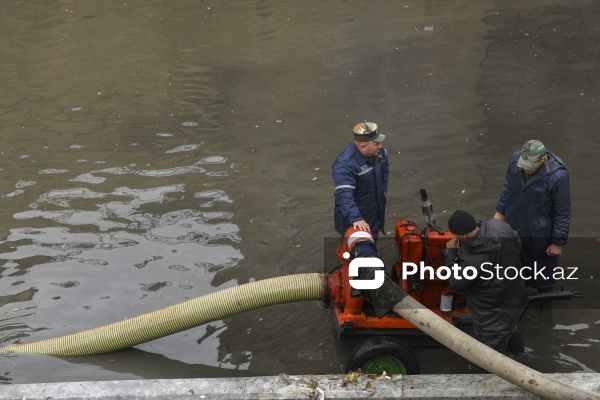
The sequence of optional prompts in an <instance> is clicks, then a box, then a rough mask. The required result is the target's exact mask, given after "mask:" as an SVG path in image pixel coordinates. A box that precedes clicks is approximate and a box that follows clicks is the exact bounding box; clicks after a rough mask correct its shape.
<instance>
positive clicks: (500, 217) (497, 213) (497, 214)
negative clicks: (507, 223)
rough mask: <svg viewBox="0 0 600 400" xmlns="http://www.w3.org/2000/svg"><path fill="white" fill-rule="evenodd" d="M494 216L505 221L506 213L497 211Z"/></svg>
mask: <svg viewBox="0 0 600 400" xmlns="http://www.w3.org/2000/svg"><path fill="white" fill-rule="evenodd" d="M494 218H495V219H499V220H500V221H504V214H502V213H499V212H496V214H494Z"/></svg>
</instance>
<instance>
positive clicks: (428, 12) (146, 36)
mask: <svg viewBox="0 0 600 400" xmlns="http://www.w3.org/2000/svg"><path fill="white" fill-rule="evenodd" d="M599 20H600V5H599V4H598V3H597V2H596V1H592V0H589V1H588V0H583V1H576V2H572V1H570V2H567V1H564V0H562V1H558V0H551V1H541V0H535V1H531V2H526V3H524V2H518V1H513V0H510V1H503V2H499V1H489V0H486V1H481V2H466V3H464V2H458V1H440V0H422V1H406V2H398V1H395V0H389V1H373V2H362V3H361V2H358V1H340V2H331V3H328V4H326V5H325V4H323V3H322V2H318V1H312V0H310V1H302V2H300V1H295V2H293V1H283V2H275V1H239V0H234V1H228V2H217V1H189V0H182V1H178V2H166V1H164V2H161V1H141V0H134V1H128V2H116V1H110V0H109V1H102V2H97V1H91V0H80V1H67V0H63V1H56V2H44V3H39V2H14V3H11V4H10V5H6V6H5V7H3V10H2V11H1V12H0V33H1V37H2V39H1V40H0V55H1V57H2V64H0V138H1V147H0V205H1V206H2V213H1V214H0V221H1V222H2V223H1V224H0V288H1V291H0V321H1V324H0V333H1V334H0V345H7V344H12V343H15V342H17V341H23V342H29V341H34V340H41V339H45V338H49V337H55V336H59V335H64V334H68V333H71V332H76V331H80V330H83V329H88V328H93V327H97V326H100V325H104V324H107V323H111V322H114V321H119V320H122V319H124V318H131V317H134V316H136V315H139V314H143V313H146V312H150V311H154V310H157V309H159V308H162V307H166V306H170V305H173V304H176V303H179V302H182V301H185V300H187V299H190V298H194V297H197V296H200V295H203V294H207V293H212V292H215V291H218V290H221V289H224V288H228V287H233V286H236V285H239V284H244V283H248V282H253V281H256V280H261V279H265V278H270V277H274V276H281V275H289V274H296V273H303V272H316V271H317V270H318V269H319V268H320V267H324V268H326V269H327V270H331V269H332V268H333V267H335V265H332V263H335V255H334V254H332V253H331V251H330V246H328V245H327V244H328V243H331V242H332V241H333V240H337V237H336V236H337V235H336V233H335V230H334V227H333V182H332V179H331V165H332V163H333V161H334V160H335V158H336V157H337V155H338V154H339V152H341V151H342V150H343V148H344V147H345V146H346V144H347V143H348V142H349V141H350V139H351V129H352V127H353V126H354V125H355V124H356V123H358V122H362V121H374V122H376V123H377V124H378V125H379V127H380V130H381V131H382V133H384V134H386V136H387V138H386V140H385V142H384V145H385V148H386V149H387V151H388V152H389V154H390V168H391V177H390V188H389V192H388V195H387V202H388V208H387V227H386V231H388V232H390V233H393V232H392V231H393V226H394V223H395V221H396V220H397V219H400V218H403V219H412V220H414V221H415V222H417V223H422V218H423V217H422V216H421V208H420V197H419V189H420V188H426V189H427V191H428V192H429V195H430V199H431V200H432V202H433V204H434V208H435V211H436V214H437V217H438V224H439V225H440V226H442V227H444V228H445V227H446V226H447V219H448V216H449V215H450V214H451V213H452V212H453V211H454V210H455V209H458V208H460V209H465V210H468V211H470V212H472V213H473V214H474V215H475V217H476V218H477V219H489V218H492V216H493V214H494V212H495V205H496V202H497V200H498V196H499V194H500V190H501V188H502V184H503V180H504V173H505V171H506V167H507V164H508V161H509V159H510V156H511V154H512V153H513V152H514V151H515V150H517V149H519V148H520V147H521V145H522V144H523V143H524V142H525V141H527V140H529V139H540V140H541V141H543V142H544V144H545V145H546V146H547V147H548V148H549V149H550V150H552V151H554V152H555V153H557V154H558V155H559V156H560V157H561V158H562V159H563V160H564V161H565V163H566V165H567V167H568V168H569V172H570V180H571V196H572V202H573V204H572V206H573V215H572V220H571V234H570V239H569V244H568V245H567V246H566V247H565V250H564V255H563V256H562V259H561V261H560V264H559V265H561V266H563V267H565V268H566V267H578V268H579V269H578V271H577V273H576V277H577V278H578V279H576V280H571V281H564V282H560V283H561V284H564V286H565V289H567V290H578V291H581V292H583V294H584V297H583V298H581V299H572V300H569V301H565V302H561V304H556V305H555V307H554V308H553V309H551V310H543V311H541V310H538V309H530V310H528V311H527V313H526V315H525V317H524V320H523V324H522V329H523V335H524V339H525V345H526V349H527V352H526V353H525V354H523V355H518V356H516V359H517V360H518V361H520V362H523V363H524V364H526V365H528V366H530V367H532V368H535V369H537V370H539V371H542V372H599V371H600V361H598V360H599V357H598V352H599V350H600V312H599V311H598V310H599V308H600V307H599V305H600V302H599V301H600V295H599V294H598V290H597V287H598V279H600V267H599V266H598V262H597V260H598V259H599V256H600V249H599V246H600V239H599V238H600V232H599V231H600V229H599V226H600V217H599V216H598V213H597V207H598V204H599V201H598V198H599V196H600V190H599V188H598V185H597V184H596V182H597V180H598V178H599V176H600V167H598V165H597V164H596V163H595V157H596V155H597V153H598V151H599V150H600V139H599V137H598V134H597V129H598V126H600V113H599V112H598V104H599V103H600V85H599V84H600V79H599V78H598V76H599V75H598V72H599V62H600V44H599V40H598V30H599V24H600V22H599ZM381 243H382V244H381V246H382V252H383V254H384V259H386V260H389V259H390V258H391V257H393V256H394V254H395V249H394V248H393V245H392V241H391V240H389V241H386V240H382V241H381ZM386 257H387V258H386ZM350 349H351V347H348V346H347V345H341V344H339V343H338V338H337V336H336V332H335V330H334V327H333V324H332V321H331V320H330V317H329V316H328V313H327V310H326V309H323V308H322V305H321V303H319V302H304V303H294V304H286V305H279V306H273V307H268V308H264V309H260V310H255V311H251V312H248V313H245V314H242V315H237V316H233V317H230V318H226V319H224V320H222V321H216V322H212V323H209V324H206V325H203V326H200V327H197V328H193V329H190V330H187V331H184V332H181V333H178V334H174V335H171V336H168V337H165V338H162V339H159V340H155V341H151V342H148V343H144V344H142V345H139V346H136V347H135V348H131V349H127V350H123V351H119V352H115V353H110V354H103V355H97V356H77V357H52V356H41V355H6V354H4V355H1V356H0V357H1V359H2V362H1V363H0V365H1V367H0V382H1V383H34V382H58V381H87V380H124V379H148V378H186V377H231V376H255V375H277V374H279V373H287V374H310V373H319V374H328V373H337V372H341V371H343V368H344V365H345V362H346V361H347V357H348V354H349V350H350ZM415 351H416V353H417V356H418V357H419V362H420V363H421V370H422V372H423V373H427V374H435V373H469V372H470V371H471V369H470V366H469V363H468V362H466V361H465V360H463V359H462V358H460V357H459V356H457V355H455V354H454V353H452V352H451V351H449V350H446V349H443V348H423V349H416V350H415Z"/></svg>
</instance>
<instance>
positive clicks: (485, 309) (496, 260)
mask: <svg viewBox="0 0 600 400" xmlns="http://www.w3.org/2000/svg"><path fill="white" fill-rule="evenodd" d="M448 229H449V230H450V232H452V233H453V234H454V236H455V238H453V239H451V240H450V241H449V242H448V244H447V248H446V249H444V251H443V256H444V263H445V265H446V266H448V267H449V268H451V267H453V266H454V264H456V265H457V266H458V271H459V273H456V274H455V273H453V274H451V276H450V278H449V279H448V283H449V285H450V288H451V289H452V290H455V291H465V292H466V293H467V305H468V307H469V309H470V311H471V320H472V321H473V330H474V332H475V337H476V338H477V340H479V341H480V342H482V343H484V344H486V345H487V346H489V347H491V348H493V349H494V350H496V351H499V352H502V353H505V352H507V351H508V352H513V353H514V352H523V351H524V348H523V340H522V337H521V335H520V333H519V332H518V326H517V322H518V320H519V318H520V317H521V314H522V313H523V311H524V310H525V308H526V307H527V291H526V287H525V282H524V281H523V279H522V278H521V276H520V273H519V272H520V270H521V262H520V258H519V253H520V251H521V241H520V239H519V236H518V234H517V232H515V231H514V230H513V229H512V228H511V227H510V225H508V224H507V223H505V222H503V221H499V220H497V219H492V220H490V221H485V222H482V223H481V226H478V224H477V223H476V222H475V218H473V216H472V215H471V214H469V213H468V212H466V211H462V210H458V211H456V212H454V214H452V216H450V219H449V220H448ZM467 267H469V268H470V269H471V270H470V271H468V270H466V268H467ZM509 267H510V268H509ZM472 268H475V270H476V271H477V274H476V276H474V271H473V270H472ZM507 268H509V269H507ZM463 272H464V273H463ZM467 272H470V273H467ZM465 274H466V275H467V276H469V277H470V278H471V279H466V278H465ZM515 275H516V276H515ZM511 337H512V338H511Z"/></svg>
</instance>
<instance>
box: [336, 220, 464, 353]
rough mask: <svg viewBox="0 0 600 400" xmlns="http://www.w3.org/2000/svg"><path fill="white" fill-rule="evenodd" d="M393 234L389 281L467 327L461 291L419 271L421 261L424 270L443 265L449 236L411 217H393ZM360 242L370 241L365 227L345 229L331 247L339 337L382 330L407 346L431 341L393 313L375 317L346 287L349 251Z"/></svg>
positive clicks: (363, 335)
mask: <svg viewBox="0 0 600 400" xmlns="http://www.w3.org/2000/svg"><path fill="white" fill-rule="evenodd" d="M394 237H395V244H396V248H397V253H398V260H397V261H396V262H395V263H394V264H393V265H392V266H391V270H389V271H386V273H387V274H388V276H389V277H390V278H391V279H392V281H393V282H394V283H396V284H397V285H398V286H399V287H400V288H401V289H402V290H403V291H404V292H406V293H408V294H409V295H410V296H412V297H413V298H415V299H416V300H417V301H419V302H420V303H421V304H423V305H425V306H426V307H428V308H429V309H431V310H432V311H433V312H435V313H436V314H437V315H439V316H440V318H444V319H445V320H447V321H448V322H450V323H453V324H455V325H457V326H459V325H460V326H468V325H469V323H470V319H469V318H468V312H469V310H468V309H467V306H466V295H465V293H464V292H453V291H451V290H450V288H449V286H448V283H447V282H446V280H443V279H439V278H437V277H436V276H435V274H427V273H425V274H424V275H423V276H421V273H420V272H421V269H423V268H424V267H426V266H427V267H430V268H429V269H428V270H429V271H432V270H433V271H435V270H437V269H438V268H440V267H441V266H442V265H443V259H442V250H443V249H444V248H445V246H446V243H447V242H448V241H449V240H450V239H452V238H453V237H454V235H452V234H451V233H450V232H444V231H442V230H441V229H439V228H435V229H431V228H430V227H428V228H425V229H424V230H421V229H420V228H419V227H418V226H417V225H416V224H415V223H414V222H412V221H408V220H399V221H397V222H396V226H395V231H394ZM363 241H373V237H372V236H371V234H370V233H369V232H364V231H357V230H355V229H354V228H350V229H348V231H347V232H346V234H345V235H344V239H343V242H342V244H341V245H340V246H339V247H338V248H337V260H338V266H337V267H336V268H335V269H334V270H333V271H331V272H330V273H329V276H328V281H329V299H330V307H331V309H332V310H333V314H334V316H335V320H336V321H335V323H336V328H337V331H338V333H339V335H340V340H355V341H356V340H362V339H364V338H366V337H369V336H377V335H386V336H394V337H398V338H401V339H402V341H403V342H404V343H406V344H407V345H434V344H437V342H435V341H433V339H431V338H429V337H428V336H426V335H424V334H423V333H422V332H421V331H420V330H419V329H417V328H416V327H415V326H414V325H412V324H411V323H410V322H408V321H407V320H405V319H404V318H402V317H400V316H399V315H398V314H396V313H394V312H391V311H390V312H388V313H387V314H386V315H384V316H383V317H381V318H378V317H377V316H376V315H375V310H374V309H373V307H372V306H371V304H370V303H369V301H368V300H367V299H366V298H365V297H364V296H363V295H362V294H361V292H360V291H357V290H353V288H352V287H351V286H350V283H349V282H350V280H351V279H356V278H353V277H352V276H350V271H349V266H350V263H351V261H352V260H353V250H354V248H355V246H356V245H357V244H359V243H361V242H363ZM407 263H408V264H407ZM403 265H408V266H410V272H411V273H410V274H408V273H406V274H404V273H403ZM415 268H417V270H416V271H415ZM386 269H388V268H387V267H386ZM430 275H433V276H430Z"/></svg>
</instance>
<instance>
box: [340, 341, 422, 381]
mask: <svg viewBox="0 0 600 400" xmlns="http://www.w3.org/2000/svg"><path fill="white" fill-rule="evenodd" d="M389 361H392V363H393V364H394V365H391V368H389V369H390V371H388V370H387V369H388V368H387V366H388V364H389V363H388V362H389ZM397 363H400V365H398V364H397ZM369 366H370V367H369ZM365 367H366V368H365ZM397 367H399V369H398V368H397ZM359 368H360V369H361V371H362V372H364V373H373V374H382V373H383V368H385V372H386V374H387V375H393V374H402V375H405V374H406V375H418V374H420V373H421V368H420V366H419V360H417V356H416V355H415V353H414V352H413V351H412V350H411V348H410V347H409V346H407V345H405V344H404V343H402V342H401V341H400V340H399V339H396V338H393V337H389V336H375V337H372V338H369V339H367V340H365V341H362V342H360V343H359V344H358V345H357V346H356V347H355V348H354V350H353V351H352V354H351V355H350V359H349V361H348V364H347V365H346V372H352V371H356V370H358V369H359Z"/></svg>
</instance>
